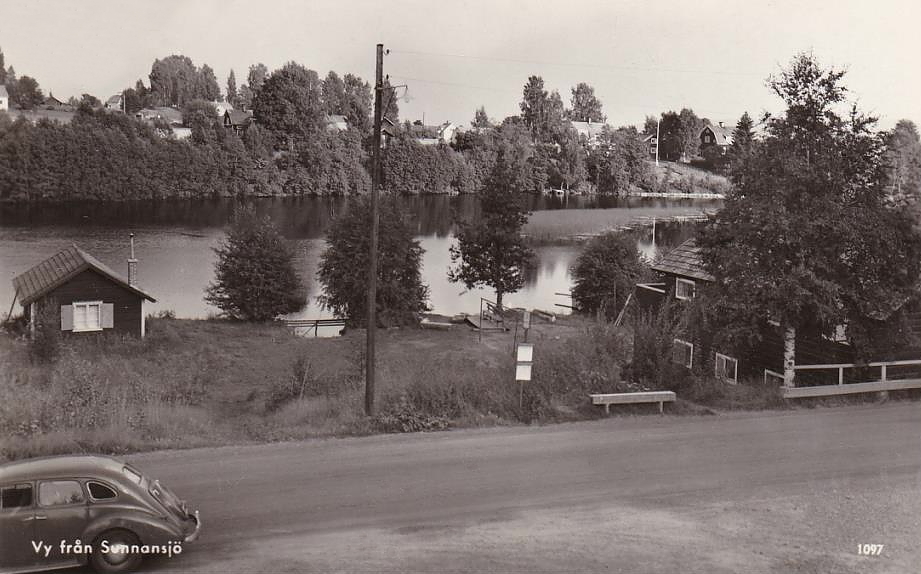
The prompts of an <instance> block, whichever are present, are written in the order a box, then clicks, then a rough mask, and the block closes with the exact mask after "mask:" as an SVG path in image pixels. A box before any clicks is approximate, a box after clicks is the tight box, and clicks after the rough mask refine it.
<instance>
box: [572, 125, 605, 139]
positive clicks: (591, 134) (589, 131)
mask: <svg viewBox="0 0 921 574" xmlns="http://www.w3.org/2000/svg"><path fill="white" fill-rule="evenodd" d="M569 123H571V124H572V127H573V128H575V130H576V131H577V132H579V135H580V136H585V137H586V138H588V139H593V138H596V137H598V136H599V135H600V134H601V130H602V129H604V126H606V125H607V124H606V123H604V122H569Z"/></svg>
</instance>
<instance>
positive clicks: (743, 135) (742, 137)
mask: <svg viewBox="0 0 921 574" xmlns="http://www.w3.org/2000/svg"><path fill="white" fill-rule="evenodd" d="M753 126H754V122H753V121H752V119H751V116H749V115H748V112H745V113H743V114H742V117H741V118H739V122H738V123H737V124H736V127H735V129H734V130H733V131H732V146H731V147H730V148H729V160H730V162H731V175H732V179H733V181H734V182H736V183H739V181H740V178H741V177H742V176H743V174H744V173H745V165H746V163H748V161H749V160H750V159H751V156H752V153H753V149H754V145H755V132H754V131H753V130H752V127H753Z"/></svg>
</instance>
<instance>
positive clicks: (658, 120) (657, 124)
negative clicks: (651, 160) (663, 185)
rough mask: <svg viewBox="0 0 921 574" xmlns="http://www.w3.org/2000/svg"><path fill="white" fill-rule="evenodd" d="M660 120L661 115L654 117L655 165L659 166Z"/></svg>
mask: <svg viewBox="0 0 921 574" xmlns="http://www.w3.org/2000/svg"><path fill="white" fill-rule="evenodd" d="M660 121H662V118H661V116H660V117H659V118H657V119H656V167H659V122H660Z"/></svg>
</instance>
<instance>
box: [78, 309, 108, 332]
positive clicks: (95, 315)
mask: <svg viewBox="0 0 921 574" xmlns="http://www.w3.org/2000/svg"><path fill="white" fill-rule="evenodd" d="M101 330H102V301H75V302H74V332H79V331H101Z"/></svg>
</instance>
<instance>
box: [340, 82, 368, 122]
mask: <svg viewBox="0 0 921 574" xmlns="http://www.w3.org/2000/svg"><path fill="white" fill-rule="evenodd" d="M343 83H344V84H345V107H344V109H343V111H342V112H341V113H342V114H344V115H345V117H346V118H347V119H348V121H349V127H350V128H354V129H356V130H358V132H359V133H361V134H365V135H366V134H369V133H371V128H372V127H373V125H372V124H373V123H374V122H373V119H372V117H371V102H372V100H373V99H374V98H373V96H372V95H371V85H370V84H368V82H365V81H364V80H362V79H361V78H359V77H358V76H355V75H353V74H346V75H345V77H344V78H343Z"/></svg>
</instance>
